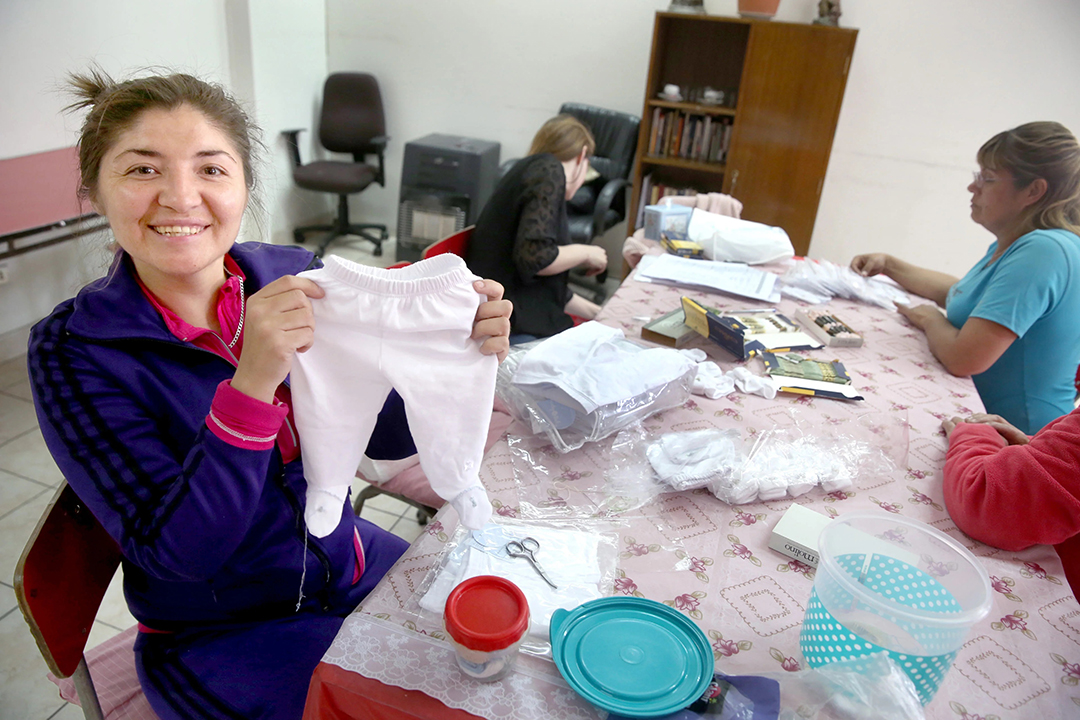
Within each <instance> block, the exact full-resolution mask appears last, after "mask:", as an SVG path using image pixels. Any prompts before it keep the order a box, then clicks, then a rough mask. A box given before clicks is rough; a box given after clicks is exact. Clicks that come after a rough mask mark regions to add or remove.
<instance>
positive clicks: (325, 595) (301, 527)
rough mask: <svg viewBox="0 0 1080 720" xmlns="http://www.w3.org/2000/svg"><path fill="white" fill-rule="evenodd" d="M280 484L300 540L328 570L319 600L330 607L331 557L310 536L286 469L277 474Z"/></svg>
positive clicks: (325, 569)
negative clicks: (324, 586)
mask: <svg viewBox="0 0 1080 720" xmlns="http://www.w3.org/2000/svg"><path fill="white" fill-rule="evenodd" d="M276 479H277V481H278V484H279V485H280V486H281V490H282V492H283V493H284V494H285V497H286V498H287V499H288V501H289V504H290V505H291V506H292V509H293V514H294V515H295V516H296V536H297V538H298V539H299V540H300V543H301V544H302V545H306V546H307V549H308V551H309V552H310V553H311V554H313V555H314V556H315V557H316V558H317V559H318V560H319V562H320V563H322V566H323V570H324V571H325V572H326V588H325V589H324V590H323V591H322V592H321V593H319V595H320V598H319V602H320V603H321V604H322V608H323V610H329V609H330V590H331V589H332V588H333V583H332V580H333V573H331V571H330V558H329V557H327V555H326V551H325V550H323V549H322V548H321V547H319V546H318V545H316V544H315V543H314V542H312V539H313V538H310V537H308V530H307V525H305V524H304V513H303V512H302V511H301V509H300V499H299V498H298V497H297V496H296V494H295V493H293V491H292V488H290V487H289V484H288V483H287V482H285V471H284V470H282V471H281V473H280V474H278V476H277V478H276ZM304 562H305V563H306V562H307V558H304Z"/></svg>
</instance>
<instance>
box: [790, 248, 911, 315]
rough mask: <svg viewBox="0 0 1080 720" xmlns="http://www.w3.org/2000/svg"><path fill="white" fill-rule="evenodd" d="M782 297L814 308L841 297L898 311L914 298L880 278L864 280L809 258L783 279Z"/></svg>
mask: <svg viewBox="0 0 1080 720" xmlns="http://www.w3.org/2000/svg"><path fill="white" fill-rule="evenodd" d="M779 284H780V293H781V294H783V295H789V296H791V297H794V298H796V299H799V300H803V301H805V302H809V303H813V304H821V303H825V302H828V301H829V300H831V299H832V298H833V297H836V296H839V297H842V298H846V299H848V300H861V301H862V302H865V303H869V304H871V305H877V306H878V307H883V308H885V309H886V310H895V309H896V303H900V304H903V305H908V304H910V303H911V298H910V297H908V294H907V293H905V292H904V291H903V290H902V289H900V287H899V286H897V285H895V284H894V283H892V282H889V281H886V280H882V279H879V278H868V277H863V276H862V275H860V274H859V273H857V272H855V271H854V270H852V269H851V268H849V267H847V266H846V265H837V264H835V263H831V262H829V261H828V260H811V259H809V258H807V259H805V260H802V261H801V262H796V263H794V264H793V265H792V266H791V267H790V268H788V270H787V272H786V273H784V274H783V275H781V276H780V283H779Z"/></svg>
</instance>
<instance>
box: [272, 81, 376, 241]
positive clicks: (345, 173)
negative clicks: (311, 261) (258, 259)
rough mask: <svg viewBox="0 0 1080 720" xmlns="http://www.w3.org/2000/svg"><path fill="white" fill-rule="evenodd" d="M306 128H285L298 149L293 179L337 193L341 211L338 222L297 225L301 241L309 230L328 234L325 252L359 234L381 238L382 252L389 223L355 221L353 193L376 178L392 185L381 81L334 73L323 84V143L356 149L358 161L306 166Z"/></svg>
mask: <svg viewBox="0 0 1080 720" xmlns="http://www.w3.org/2000/svg"><path fill="white" fill-rule="evenodd" d="M301 132H303V131H302V130H285V131H284V132H283V134H284V135H285V138H286V141H287V142H288V144H289V151H290V153H291V154H292V159H293V164H294V167H293V180H294V181H295V182H296V184H297V186H298V187H302V188H304V189H305V190H315V191H317V192H328V193H334V194H336V195H337V196H338V214H337V219H336V220H335V222H334V224H333V225H309V226H307V227H299V228H296V229H295V230H293V237H294V238H295V239H296V242H298V243H303V242H304V241H305V239H306V238H305V235H306V234H307V233H309V232H315V231H320V232H325V233H327V234H326V235H324V236H323V238H322V239H321V241H320V242H319V247H318V249H317V250H316V251H315V254H316V255H318V256H320V257H321V256H322V254H323V253H324V252H325V251H326V248H327V246H329V245H330V243H332V242H334V241H335V240H337V239H339V238H342V237H344V236H348V235H354V236H359V237H361V238H363V239H364V240H367V241H370V242H373V243H375V250H374V254H375V255H382V243H383V240H386V238H387V231H386V226H385V225H378V224H374V223H361V224H354V223H350V222H349V195H352V194H354V193H358V192H361V191H362V190H364V189H366V188H367V187H368V186H369V185H371V183H373V182H374V183H378V184H379V185H384V186H385V184H386V183H385V174H384V161H383V154H384V151H385V149H386V142H387V140H388V138H387V137H386V120H385V118H384V116H383V104H382V95H380V94H379V83H378V81H376V80H375V77H374V76H373V75H368V74H367V73H334V74H333V75H331V76H330V77H328V78H327V79H326V84H325V85H324V87H323V105H322V113H321V115H320V117H319V142H320V143H322V145H323V147H325V148H326V149H327V150H330V151H332V152H338V153H350V154H352V156H353V162H348V161H342V160H318V161H315V162H311V163H308V164H307V165H304V164H303V163H302V162H301V161H300V145H299V142H298V140H297V136H298V135H299V134H300V133H301ZM369 155H375V156H377V157H378V159H379V164H378V167H376V166H374V165H369V164H367V157H368V156H369ZM373 231H374V232H373Z"/></svg>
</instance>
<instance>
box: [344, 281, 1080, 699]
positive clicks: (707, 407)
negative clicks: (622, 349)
mask: <svg viewBox="0 0 1080 720" xmlns="http://www.w3.org/2000/svg"><path fill="white" fill-rule="evenodd" d="M683 294H686V295H689V296H691V297H693V298H695V299H696V300H698V301H700V302H702V303H703V304H706V305H711V306H716V307H722V308H744V307H753V306H754V303H752V302H748V301H745V300H739V299H737V298H731V297H727V296H721V295H713V294H704V293H698V292H688V291H685V290H680V289H677V288H671V287H665V286H661V285H655V284H647V283H639V282H637V281H635V280H632V279H628V280H627V281H626V282H625V283H624V284H623V286H622V287H621V288H620V289H619V291H618V292H617V293H616V294H615V295H614V296H613V297H612V298H611V299H610V300H609V301H608V303H607V304H606V305H605V306H604V309H603V312H602V314H601V315H600V317H599V318H598V319H599V320H600V321H601V322H604V323H606V324H609V325H612V326H614V327H618V328H621V329H622V330H623V331H624V332H625V334H626V336H627V337H629V338H636V337H638V336H639V330H640V327H641V325H642V324H643V323H644V321H645V320H646V319H648V318H655V317H657V316H659V315H661V314H663V313H666V312H668V311H670V310H672V309H674V308H676V307H678V306H679V298H680V296H681V295H683ZM796 307H797V304H796V303H794V302H792V301H786V300H785V301H784V302H782V303H781V304H780V310H781V311H782V312H785V313H788V314H789V315H792V314H793V313H794V311H795V309H796ZM828 307H829V309H830V310H831V311H832V312H833V314H835V315H837V316H839V317H840V318H841V319H842V320H844V321H845V322H847V323H848V325H850V326H851V327H853V328H854V329H855V330H857V331H858V332H860V333H861V334H862V335H863V336H864V338H865V344H864V346H863V347H861V348H854V349H831V350H822V351H818V352H817V353H815V355H817V356H827V357H829V358H830V359H831V358H839V359H840V360H841V361H843V362H844V364H845V365H846V367H847V368H848V370H849V372H850V374H851V376H852V378H853V382H854V384H855V386H856V387H857V388H859V389H860V390H861V391H862V394H863V395H864V396H865V398H866V399H865V401H864V402H860V403H854V402H842V401H835V400H828V399H820V398H810V397H805V396H795V395H780V396H778V397H777V398H776V399H774V400H766V399H764V398H760V397H757V396H750V395H741V394H737V393H736V394H733V395H731V396H729V397H727V398H722V399H719V400H708V399H705V398H701V397H697V396H694V397H693V398H692V399H691V400H690V401H688V402H687V403H686V404H685V405H683V406H682V407H680V408H676V409H673V410H668V411H666V412H664V413H661V414H660V415H659V416H654V417H653V418H650V420H649V422H650V424H651V425H652V426H653V427H654V428H659V429H662V430H697V429H705V428H709V427H716V428H720V429H726V428H737V429H739V430H740V431H741V432H742V433H744V435H745V434H754V433H757V432H760V431H762V430H764V429H767V428H771V427H772V426H773V425H774V424H784V423H790V422H791V416H792V415H791V412H790V409H791V408H792V407H798V408H800V409H801V412H800V415H801V416H802V417H811V418H816V422H819V423H821V426H822V427H825V426H836V425H843V424H844V423H848V422H853V421H855V420H856V418H858V417H859V416H861V415H863V414H866V413H869V412H875V411H876V412H888V413H895V414H897V415H899V416H903V415H904V414H906V417H907V423H908V452H907V454H906V461H905V462H904V467H902V468H900V469H899V470H898V471H896V472H895V473H893V474H892V475H891V476H888V477H878V478H876V479H874V480H873V481H871V482H869V483H857V484H856V485H855V487H853V488H851V489H849V490H846V491H837V492H833V493H828V494H826V493H825V492H823V491H822V490H820V489H815V490H812V491H811V492H810V493H809V494H807V495H804V496H802V497H800V498H798V499H797V500H796V501H794V502H798V503H800V504H802V505H806V506H807V507H810V508H812V509H814V510H816V511H818V512H821V513H825V514H827V515H830V516H836V515H838V514H840V513H843V512H848V511H852V510H867V509H876V510H884V511H886V512H888V513H896V514H899V515H903V516H907V517H910V518H915V519H918V520H921V521H922V522H925V523H929V524H930V525H932V526H933V527H935V528H938V529H939V530H941V531H943V532H945V533H947V534H949V535H951V536H952V537H954V538H956V539H957V540H959V541H960V542H961V543H962V544H963V545H964V546H965V547H967V548H969V549H970V550H971V551H972V552H973V553H974V554H975V555H976V556H977V557H979V558H980V559H981V561H982V562H983V564H984V565H985V567H986V570H987V571H988V573H989V574H990V577H991V582H992V584H993V589H994V604H993V609H992V611H991V613H990V615H989V616H988V617H987V618H986V619H985V620H984V621H983V622H981V623H979V624H978V625H977V626H976V627H975V628H974V629H973V631H972V632H971V634H970V636H969V639H968V641H967V643H966V644H965V645H964V646H963V648H962V649H961V650H960V652H959V654H958V656H957V658H956V660H955V662H954V663H953V667H952V670H951V671H950V672H949V674H948V676H947V677H946V679H945V681H944V684H943V685H942V687H941V690H940V691H939V692H938V694H937V696H936V697H935V698H934V700H933V701H932V702H931V703H930V704H929V705H928V706H927V707H926V713H927V717H931V718H942V719H944V718H949V719H952V720H958V719H960V718H964V719H965V720H974V719H975V718H990V717H994V716H996V717H999V718H1011V717H1023V718H1063V717H1080V686H1078V683H1080V605H1078V604H1077V602H1076V600H1075V599H1074V598H1073V596H1072V594H1071V591H1070V589H1069V586H1068V584H1067V583H1066V581H1065V578H1064V574H1063V572H1062V568H1061V563H1060V561H1059V560H1058V558H1057V555H1056V554H1055V553H1054V551H1053V549H1052V548H1050V547H1047V546H1038V547H1034V548H1031V549H1029V550H1027V551H1024V552H1020V553H1013V552H1005V551H1001V550H997V549H994V548H991V547H988V546H986V545H983V544H981V543H979V542H976V541H974V540H972V539H971V538H969V537H967V536H966V535H964V534H963V533H962V532H960V531H959V530H958V529H957V528H956V526H955V525H954V524H953V522H952V520H951V519H950V518H949V515H948V513H947V512H946V510H945V508H944V502H943V499H942V493H941V470H942V465H943V462H944V457H945V449H946V440H945V437H944V434H943V433H942V431H941V427H940V424H941V420H942V419H943V418H947V417H951V416H953V415H965V414H968V413H970V412H975V411H981V410H982V405H981V403H980V401H979V397H978V394H977V393H976V391H975V388H974V386H973V385H972V383H971V381H970V380H968V379H965V378H956V377H952V376H950V375H948V374H947V373H946V372H945V371H944V369H943V368H942V366H941V365H940V364H939V363H938V362H937V361H936V360H935V359H934V358H933V357H932V356H931V355H930V353H929V351H928V349H927V345H926V341H925V339H924V337H923V335H922V334H921V333H920V332H919V331H917V330H915V329H914V328H912V327H910V326H909V325H907V324H906V323H905V321H904V320H903V318H902V317H900V316H899V315H898V314H896V313H895V312H893V311H889V310H883V309H879V308H876V307H872V306H869V305H865V304H861V303H857V302H851V301H845V300H834V301H833V302H831V303H830V304H829V306H828ZM695 346H698V347H701V348H702V349H705V350H706V351H707V352H708V353H709V354H710V356H712V357H713V359H715V360H717V361H718V362H720V363H721V365H722V366H723V367H725V368H726V369H730V368H731V367H734V365H735V363H733V362H732V361H731V358H730V357H729V356H727V355H726V353H725V352H724V351H723V350H721V349H719V348H718V347H715V346H714V347H709V346H708V343H707V341H704V340H703V339H702V340H701V341H700V342H695ZM753 362H756V361H753ZM758 372H760V370H758ZM512 429H513V428H512ZM550 460H551V462H550V464H551V466H553V467H556V468H558V472H559V473H561V474H560V475H559V477H557V478H554V477H553V478H552V481H551V483H550V487H548V488H546V493H547V495H548V496H549V497H550V498H551V499H552V500H553V501H555V502H564V503H567V504H573V503H575V502H578V501H579V500H580V499H581V497H582V496H581V494H580V493H578V492H577V491H576V490H575V487H576V485H578V484H579V483H581V482H583V480H582V478H586V480H588V479H595V477H596V474H598V473H600V474H602V473H603V472H604V469H605V468H604V467H603V463H604V459H603V456H602V454H600V453H597V452H595V450H593V451H590V448H589V446H586V447H585V448H582V449H581V450H579V451H576V452H573V453H569V454H567V455H564V456H557V457H556V456H555V454H554V453H553V451H552V457H551V458H550ZM482 479H483V481H484V483H485V485H486V486H487V488H488V490H489V492H490V493H491V496H492V498H493V500H494V504H495V505H496V507H497V508H498V512H499V513H500V514H502V515H504V516H515V515H517V514H519V509H520V508H519V500H520V484H519V483H518V482H516V481H515V477H514V458H513V457H512V453H511V450H510V448H509V446H508V445H507V443H506V440H503V441H500V442H499V443H498V444H497V445H495V447H494V448H492V450H491V452H489V454H488V456H487V457H486V459H485V461H484V468H483V471H482ZM792 502H793V501H792V500H790V499H788V500H782V501H775V502H759V503H755V504H751V505H743V506H737V507H733V506H728V505H725V504H723V503H721V502H720V501H719V500H717V499H716V498H715V497H713V496H712V495H711V494H710V493H708V492H707V491H704V490H698V491H692V492H686V493H674V494H667V495H662V496H660V497H659V498H658V499H657V500H656V501H655V502H654V503H653V504H651V505H648V506H645V507H642V508H639V509H638V510H634V511H631V512H628V513H626V514H625V515H623V516H622V520H624V521H626V524H625V525H623V526H622V527H621V528H620V529H619V530H618V533H619V536H620V537H619V551H620V560H619V569H618V571H617V576H618V577H617V579H616V581H615V592H616V593H623V594H626V595H635V596H641V597H647V598H652V599H655V600H659V601H661V602H665V603H667V604H669V605H671V606H672V607H675V608H677V609H678V610H680V611H681V612H683V613H685V614H686V615H687V616H688V617H690V618H692V619H693V620H694V621H695V622H697V623H698V625H699V626H700V627H701V629H702V630H703V631H705V633H706V635H707V636H708V638H709V640H710V642H711V643H712V646H713V651H714V657H715V659H716V667H717V669H719V670H722V671H724V672H726V673H729V674H740V673H744V674H745V673H754V672H755V671H776V670H780V669H783V670H788V671H796V670H799V669H801V668H803V667H804V664H805V661H804V659H803V657H802V655H801V653H800V651H799V631H800V624H801V621H802V618H803V612H804V610H805V608H806V604H807V600H808V598H809V595H810V589H811V586H812V584H813V578H814V570H813V569H812V568H810V567H808V566H806V565H804V564H802V563H800V562H798V561H795V560H789V559H788V558H787V557H785V556H783V555H780V554H778V553H776V552H774V551H772V550H770V549H769V548H768V540H769V535H770V532H771V530H772V527H773V525H774V524H775V523H776V521H777V520H778V519H779V518H780V516H781V515H782V514H783V512H784V511H785V510H786V509H787V508H788V507H789V506H790V505H791V503H792ZM452 517H453V516H452V514H449V515H448V514H447V513H445V512H444V513H441V514H440V515H439V516H437V517H436V519H435V521H433V522H432V523H431V524H430V525H429V526H428V527H427V529H426V532H425V533H424V534H423V535H422V536H421V537H420V539H418V540H417V541H416V542H415V543H414V544H413V546H412V548H411V549H410V550H409V551H408V553H407V554H406V555H405V557H404V558H402V560H401V561H400V562H399V563H398V564H397V565H396V566H395V567H394V569H393V570H392V571H391V572H390V573H389V574H388V575H387V577H386V578H385V579H384V580H383V581H382V582H381V583H380V584H379V586H378V587H377V588H376V589H375V591H374V592H373V593H372V594H371V596H370V597H369V598H368V599H367V600H366V601H365V603H364V604H363V606H362V607H361V608H358V610H357V612H356V613H354V614H353V615H352V616H351V617H350V618H349V619H348V620H347V621H346V623H345V625H344V627H343V628H342V631H341V633H340V634H339V636H338V638H337V640H336V641H335V642H334V644H333V646H332V647H331V648H330V650H329V652H328V653H327V655H326V657H325V658H324V660H323V661H324V662H326V663H332V664H334V665H338V666H340V667H343V668H345V669H347V670H351V671H353V672H356V673H359V674H360V675H362V676H364V677H367V678H373V679H376V680H379V681H381V682H383V683H386V684H388V685H393V686H397V687H401V688H405V689H408V690H420V691H422V692H424V693H426V694H428V695H430V696H432V697H435V698H437V699H439V700H441V701H442V702H443V703H445V704H446V705H447V706H450V707H454V708H458V709H462V710H466V711H468V712H472V713H474V714H476V715H480V716H482V717H487V718H596V717H600V716H601V713H600V712H599V711H597V710H595V709H594V708H592V707H591V706H590V705H588V704H587V703H586V702H584V701H583V700H581V699H580V698H579V697H577V696H576V695H575V694H574V693H573V692H572V691H571V690H570V689H569V688H568V687H567V685H566V683H565V682H564V681H563V680H562V678H561V677H560V676H559V674H558V672H557V670H556V669H555V667H554V665H553V664H552V663H550V662H548V661H546V660H543V659H539V658H532V657H525V658H523V659H522V662H521V663H520V664H519V666H518V669H517V671H516V672H515V673H513V674H511V676H509V677H508V678H506V679H504V680H502V681H501V682H499V683H494V684H492V685H481V684H477V683H474V682H472V681H470V680H468V679H466V678H464V677H463V676H461V675H460V674H459V673H458V672H457V671H456V670H455V668H454V661H453V651H452V650H451V648H450V646H449V645H448V643H447V642H446V640H445V639H444V635H443V631H442V628H441V626H440V625H438V624H437V623H435V622H433V623H430V624H425V623H423V622H418V621H417V617H416V615H415V614H414V613H413V612H412V610H410V608H412V607H415V598H414V597H413V596H414V594H415V592H416V591H417V588H418V587H419V585H420V583H421V582H423V580H424V578H425V577H426V576H427V575H428V573H429V572H430V571H431V569H432V568H433V567H434V566H435V565H436V564H437V563H438V561H439V558H440V556H441V554H442V551H443V550H444V548H445V545H446V543H447V541H448V540H449V539H450V537H451V535H452V527H449V525H450V524H451V523H452V522H453V521H452V520H450V519H449V518H452ZM1032 522H1038V518H1032ZM673 568H674V569H673Z"/></svg>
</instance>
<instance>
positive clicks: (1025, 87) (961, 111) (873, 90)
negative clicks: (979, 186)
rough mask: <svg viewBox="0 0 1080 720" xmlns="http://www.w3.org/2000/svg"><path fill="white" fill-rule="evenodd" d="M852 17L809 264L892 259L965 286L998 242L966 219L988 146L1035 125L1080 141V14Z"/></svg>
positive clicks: (926, 6)
mask: <svg viewBox="0 0 1080 720" xmlns="http://www.w3.org/2000/svg"><path fill="white" fill-rule="evenodd" d="M783 2H790V0H783ZM843 7H844V12H845V14H844V16H843V18H842V19H841V21H842V23H843V24H845V25H849V26H851V27H858V28H860V31H859V39H858V42H857V44H856V46H855V57H854V60H853V61H852V67H851V74H850V76H849V80H848V86H847V95H846V98H845V100H844V108H843V111H842V113H841V116H840V125H839V128H838V130H837V133H836V141H835V143H834V145H833V151H832V160H831V162H830V164H829V173H828V178H827V180H826V183H825V188H824V191H823V193H822V198H821V208H820V211H819V213H818V219H817V225H816V227H815V229H814V237H813V244H812V245H811V253H812V254H814V255H816V256H819V257H826V258H829V259H832V260H836V261H846V260H847V259H849V258H850V257H851V256H852V255H854V254H857V253H859V252H866V251H868V250H881V251H889V252H893V253H895V254H897V255H900V256H902V257H904V258H905V259H908V260H911V261H913V262H918V263H921V264H925V265H928V266H932V267H935V268H937V269H940V270H944V271H946V272H951V273H953V274H956V275H960V274H963V273H964V272H966V271H967V270H968V269H969V268H970V267H971V266H972V265H973V264H974V263H975V261H976V260H978V259H979V258H980V257H982V254H983V253H984V252H985V251H986V246H987V245H988V244H989V243H990V242H991V241H992V240H993V237H992V236H991V235H990V234H989V233H988V232H986V231H985V230H983V229H982V228H981V227H979V226H978V225H976V224H975V223H974V222H972V221H971V219H970V216H969V212H970V210H969V202H970V198H971V196H970V194H969V193H968V192H967V190H966V188H967V185H968V183H970V182H971V173H972V171H973V170H977V169H978V165H977V163H976V162H975V153H976V152H977V151H978V149H979V147H980V146H981V145H982V144H983V143H984V142H985V141H986V140H988V139H989V138H990V137H991V136H993V135H994V134H996V133H998V132H1001V131H1002V130H1005V129H1007V128H1011V127H1015V126H1016V125H1019V124H1021V123H1025V122H1030V121H1033V120H1056V121H1058V122H1061V123H1063V124H1064V125H1065V126H1066V127H1068V128H1069V129H1070V130H1072V131H1073V132H1074V133H1080V93H1078V92H1076V89H1075V84H1076V83H1075V79H1076V78H1077V72H1078V68H1080V43H1077V42H1076V35H1077V33H1078V32H1080V3H1077V2H1076V1H1075V0H1029V1H1028V2H1024V3H1019V4H1017V3H1009V2H987V1H986V0H955V1H954V2H940V1H936V0H905V2H902V3H901V2H858V3H855V2H845V3H844V4H843Z"/></svg>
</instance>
